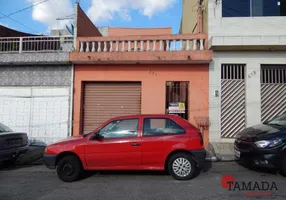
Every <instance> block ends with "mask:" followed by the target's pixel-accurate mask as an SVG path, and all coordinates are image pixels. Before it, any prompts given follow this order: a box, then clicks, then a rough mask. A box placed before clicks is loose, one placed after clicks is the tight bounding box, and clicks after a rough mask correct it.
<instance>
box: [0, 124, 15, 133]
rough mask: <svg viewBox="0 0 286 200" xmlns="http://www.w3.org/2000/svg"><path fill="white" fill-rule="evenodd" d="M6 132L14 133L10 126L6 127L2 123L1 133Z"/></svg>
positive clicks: (0, 126)
mask: <svg viewBox="0 0 286 200" xmlns="http://www.w3.org/2000/svg"><path fill="white" fill-rule="evenodd" d="M5 132H12V130H11V129H10V128H9V127H8V126H5V125H4V124H1V123H0V133H5Z"/></svg>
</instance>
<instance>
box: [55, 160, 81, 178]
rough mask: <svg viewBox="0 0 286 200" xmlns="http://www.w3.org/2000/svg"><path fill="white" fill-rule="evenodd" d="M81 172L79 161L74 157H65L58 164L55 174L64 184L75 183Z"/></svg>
mask: <svg viewBox="0 0 286 200" xmlns="http://www.w3.org/2000/svg"><path fill="white" fill-rule="evenodd" d="M82 172H83V168H82V164H81V161H80V160H79V158H78V157H76V156H73V155H70V156H65V157H63V158H62V159H61V160H60V161H59V162H58V165H57V174H58V176H59V178H60V179H61V180H62V181H64V182H73V181H77V180H78V179H79V178H80V176H81V175H82Z"/></svg>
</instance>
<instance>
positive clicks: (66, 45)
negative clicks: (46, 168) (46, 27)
mask: <svg viewBox="0 0 286 200" xmlns="http://www.w3.org/2000/svg"><path fill="white" fill-rule="evenodd" d="M72 34H73V35H71V33H70V31H66V30H52V31H51V35H50V36H40V35H32V34H27V33H22V32H19V31H15V30H12V29H9V28H6V27H3V26H0V77H1V78H0V122H2V123H4V124H6V125H8V126H9V127H11V128H12V129H14V130H15V131H23V132H27V133H28V136H29V138H30V139H32V140H34V139H35V140H37V141H38V142H44V143H46V144H49V143H51V142H54V141H57V140H60V139H63V138H66V137H67V136H70V135H72V125H71V123H72V120H71V119H72V111H73V109H72V105H73V104H72V100H73V99H72V97H73V77H74V76H73V66H72V64H71V63H70V61H69V53H70V52H71V51H72V50H73V49H74V48H75V47H74V44H76V42H74V41H76V40H74V37H76V36H82V37H84V36H90V34H95V35H96V36H101V34H100V33H99V31H98V30H97V29H96V28H95V27H94V25H93V24H92V22H91V21H90V20H89V19H88V18H87V17H86V16H85V14H84V12H83V11H82V9H81V8H80V7H79V6H78V4H76V7H75V28H74V30H73V32H72Z"/></svg>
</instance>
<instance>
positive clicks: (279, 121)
mask: <svg viewBox="0 0 286 200" xmlns="http://www.w3.org/2000/svg"><path fill="white" fill-rule="evenodd" d="M266 124H269V125H280V126H286V113H283V114H282V115H279V116H276V117H274V118H273V119H271V120H269V121H267V122H266Z"/></svg>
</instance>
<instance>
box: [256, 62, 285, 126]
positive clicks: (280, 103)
mask: <svg viewBox="0 0 286 200" xmlns="http://www.w3.org/2000/svg"><path fill="white" fill-rule="evenodd" d="M260 80H261V122H265V121H267V120H270V119H272V118H273V117H275V116H276V115H280V114H282V113H283V112H285V111H286V66H269V65H262V66H261V77H260Z"/></svg>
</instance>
